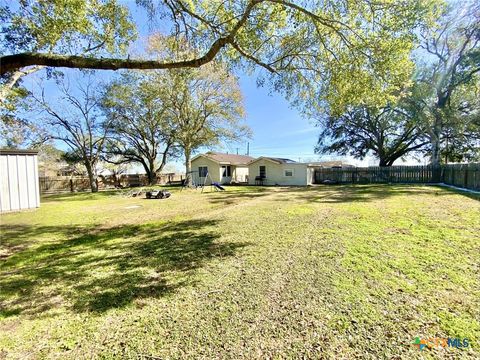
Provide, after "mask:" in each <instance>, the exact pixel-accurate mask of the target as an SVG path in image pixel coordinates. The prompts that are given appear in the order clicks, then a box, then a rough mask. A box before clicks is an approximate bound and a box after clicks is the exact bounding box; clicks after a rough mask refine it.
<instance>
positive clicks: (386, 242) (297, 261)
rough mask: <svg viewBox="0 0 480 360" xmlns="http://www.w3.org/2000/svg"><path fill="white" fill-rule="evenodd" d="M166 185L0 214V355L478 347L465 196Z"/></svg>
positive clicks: (479, 289)
mask: <svg viewBox="0 0 480 360" xmlns="http://www.w3.org/2000/svg"><path fill="white" fill-rule="evenodd" d="M172 192H173V195H172V197H171V198H170V199H167V200H146V199H139V198H123V197H121V196H118V194H116V193H107V192H105V193H99V194H93V195H92V194H74V195H58V196H51V197H46V198H44V199H43V201H42V206H41V208H40V209H38V210H36V211H27V212H21V213H12V214H4V215H2V216H1V247H0V261H1V263H0V358H18V359H27V358H35V359H37V358H58V359H65V358H75V359H79V358H111V359H113V358H135V359H138V358H144V359H154V358H159V359H164V358H173V359H176V358H182V359H183V358H205V359H212V358H232V359H238V358H245V359H252V358H261V359H265V358H275V359H277V358H332V359H341V358H348V359H354V358H371V359H384V358H394V359H400V358H402V359H412V358H438V357H440V358H472V359H474V358H476V359H478V358H480V201H479V199H478V198H475V196H473V195H464V194H460V193H456V192H453V191H451V190H448V189H444V188H438V187H427V186H384V185H376V186H330V187H323V186H321V187H314V188H308V189H307V188H253V187H243V188H242V187H237V188H234V187H229V188H228V191H227V192H225V193H213V192H212V193H204V194H201V193H200V192H199V191H198V192H195V191H193V190H190V191H183V192H180V191H179V190H177V189H175V190H172ZM417 336H419V337H421V338H428V337H439V338H443V337H456V338H461V339H463V338H468V340H469V341H470V346H469V347H468V348H467V349H456V348H447V349H426V350H423V351H420V350H419V349H418V348H415V347H414V346H413V345H411V343H412V341H413V340H414V338H415V337H417Z"/></svg>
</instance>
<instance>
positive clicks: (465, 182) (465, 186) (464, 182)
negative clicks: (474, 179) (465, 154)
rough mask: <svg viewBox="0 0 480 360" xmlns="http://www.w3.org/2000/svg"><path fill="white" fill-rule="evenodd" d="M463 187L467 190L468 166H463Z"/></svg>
mask: <svg viewBox="0 0 480 360" xmlns="http://www.w3.org/2000/svg"><path fill="white" fill-rule="evenodd" d="M463 187H464V188H466V189H467V188H468V164H467V165H465V175H464V178H463Z"/></svg>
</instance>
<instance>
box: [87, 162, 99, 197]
mask: <svg viewBox="0 0 480 360" xmlns="http://www.w3.org/2000/svg"><path fill="white" fill-rule="evenodd" d="M85 167H86V169H87V174H88V182H89V184H90V190H92V193H96V192H98V183H97V181H96V179H95V174H94V172H93V166H92V164H90V163H89V162H86V163H85Z"/></svg>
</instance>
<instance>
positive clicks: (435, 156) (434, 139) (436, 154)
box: [430, 113, 442, 166]
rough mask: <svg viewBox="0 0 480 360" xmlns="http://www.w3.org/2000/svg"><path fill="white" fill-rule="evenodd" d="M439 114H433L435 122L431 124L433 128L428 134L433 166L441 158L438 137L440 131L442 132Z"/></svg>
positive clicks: (436, 164)
mask: <svg viewBox="0 0 480 360" xmlns="http://www.w3.org/2000/svg"><path fill="white" fill-rule="evenodd" d="M441 122H442V119H441V115H440V114H438V113H437V114H435V123H434V124H433V128H432V131H431V134H430V143H431V146H432V150H431V152H432V159H431V163H432V165H433V166H439V165H440V162H441V159H440V137H441V132H442V127H441V125H440V124H441Z"/></svg>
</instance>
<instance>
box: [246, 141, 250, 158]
mask: <svg viewBox="0 0 480 360" xmlns="http://www.w3.org/2000/svg"><path fill="white" fill-rule="evenodd" d="M247 155H250V142H247Z"/></svg>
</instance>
